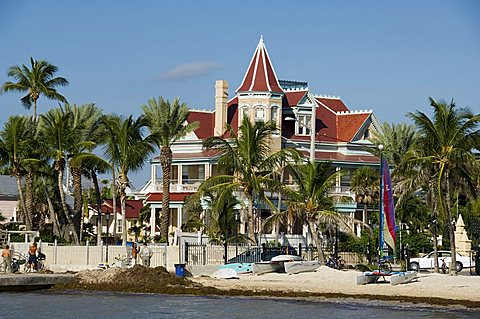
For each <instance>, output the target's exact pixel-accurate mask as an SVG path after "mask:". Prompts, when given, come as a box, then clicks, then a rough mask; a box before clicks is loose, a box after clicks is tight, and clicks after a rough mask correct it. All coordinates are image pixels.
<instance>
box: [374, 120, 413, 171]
mask: <svg viewBox="0 0 480 319" xmlns="http://www.w3.org/2000/svg"><path fill="white" fill-rule="evenodd" d="M416 139H417V133H416V130H415V126H414V125H407V124H404V123H400V124H395V123H392V124H389V123H388V122H385V123H383V124H382V126H381V128H380V130H379V132H378V134H377V135H375V136H373V138H372V140H371V141H372V142H373V143H374V144H375V145H376V146H378V145H383V146H384V151H383V154H384V155H385V156H386V157H387V161H388V163H389V164H390V165H393V166H394V167H397V166H398V165H400V163H401V162H402V159H403V157H404V155H405V154H406V153H407V152H408V151H409V150H410V149H411V148H412V147H413V145H414V144H415V142H416ZM376 149H377V148H375V150H376Z"/></svg>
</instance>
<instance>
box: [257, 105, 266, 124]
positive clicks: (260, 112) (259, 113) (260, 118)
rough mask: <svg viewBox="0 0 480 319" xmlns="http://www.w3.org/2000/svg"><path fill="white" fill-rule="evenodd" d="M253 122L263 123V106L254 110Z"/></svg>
mask: <svg viewBox="0 0 480 319" xmlns="http://www.w3.org/2000/svg"><path fill="white" fill-rule="evenodd" d="M255 121H265V109H264V108H263V106H257V107H256V108H255Z"/></svg>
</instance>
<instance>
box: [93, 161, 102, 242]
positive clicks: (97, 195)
mask: <svg viewBox="0 0 480 319" xmlns="http://www.w3.org/2000/svg"><path fill="white" fill-rule="evenodd" d="M92 180H93V186H94V189H95V202H96V203H97V209H98V210H99V211H100V210H101V209H102V199H101V194H100V186H99V185H98V178H97V173H96V172H95V170H94V169H92ZM101 242H102V223H101V219H100V218H98V220H97V246H100V244H101Z"/></svg>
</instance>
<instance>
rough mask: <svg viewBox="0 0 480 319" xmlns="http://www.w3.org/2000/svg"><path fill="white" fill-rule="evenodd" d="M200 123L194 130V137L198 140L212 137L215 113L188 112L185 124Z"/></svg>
mask: <svg viewBox="0 0 480 319" xmlns="http://www.w3.org/2000/svg"><path fill="white" fill-rule="evenodd" d="M195 121H198V122H200V125H199V127H198V128H197V129H196V130H195V135H197V137H198V138H199V139H204V138H207V137H210V136H213V128H214V126H215V112H209V111H190V114H189V115H188V118H187V122H188V123H193V122H195Z"/></svg>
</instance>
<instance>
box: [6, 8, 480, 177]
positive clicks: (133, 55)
mask: <svg viewBox="0 0 480 319" xmlns="http://www.w3.org/2000/svg"><path fill="white" fill-rule="evenodd" d="M261 35H263V38H264V42H265V45H266V47H267V50H268V52H269V55H270V58H271V60H272V63H273V66H274V68H275V72H276V74H277V76H278V78H279V79H285V80H297V81H307V82H308V84H309V88H310V90H311V91H312V92H313V93H315V94H327V95H336V96H340V97H341V98H342V100H343V101H344V102H345V103H346V105H347V106H348V107H349V108H350V109H352V110H355V109H360V110H361V109H373V111H374V113H375V115H376V117H377V118H378V120H379V121H380V122H385V121H386V122H395V123H400V122H407V123H408V119H407V118H406V117H405V115H406V114H407V113H408V112H414V111H416V110H420V111H422V112H426V113H430V111H431V108H430V107H429V103H428V97H430V96H431V97H433V98H435V99H446V100H447V101H449V100H450V99H452V98H454V99H455V102H456V104H457V105H458V106H468V107H470V108H471V109H472V110H473V111H474V112H476V113H480V100H479V98H478V97H479V91H480V1H475V0H456V1H454V0H452V1H446V0H443V1H442V0H424V1H410V0H405V1H362V0H358V1H353V0H352V1H348V0H346V1H305V0H303V1H302V0H298V1H291V0H289V1H284V0H276V1H269V0H265V1H253V0H242V1H226V0H223V1H220V0H218V1H213V0H204V1H194V0H192V1H186V0H185V1H182V0H176V1H153V0H151V1H146V0H143V1H142V0H137V1H126V0H103V1H93V0H91V1H89V0H83V1H74V0H71V1H61V0H57V1H53V0H51V1H48V0H1V1H0V38H1V45H0V82H1V83H3V82H5V81H7V80H9V79H8V77H7V69H8V67H9V66H11V65H15V64H17V65H21V64H28V63H29V58H30V57H34V58H35V59H41V60H47V61H49V62H51V63H52V64H54V65H56V66H58V67H59V71H58V73H57V75H58V76H63V77H65V78H67V80H68V81H69V82H70V85H69V86H67V87H65V88H59V89H58V90H59V92H60V93H61V94H63V95H64V96H65V97H66V98H67V99H68V101H69V102H70V103H75V104H84V103H91V102H94V103H96V105H97V106H99V107H100V108H102V109H103V111H104V113H117V114H120V115H125V116H129V115H130V114H133V115H135V116H137V115H139V114H140V112H141V106H142V105H144V104H146V103H147V101H148V99H149V98H151V97H159V96H163V97H164V98H167V99H170V100H171V99H173V98H175V97H180V99H181V101H182V102H185V103H187V105H188V106H189V107H190V108H191V109H207V110H212V109H213V107H214V93H215V92H214V91H215V80H218V79H223V80H227V81H228V82H229V86H230V88H229V94H230V96H233V94H234V91H235V89H236V88H237V87H238V86H239V85H240V82H241V81H242V79H243V76H244V73H245V71H246V69H247V66H248V63H249V62H250V59H251V57H252V55H253V52H254V50H255V48H256V46H257V44H258V41H259V38H260V36H261ZM21 96H22V95H20V94H16V93H6V94H3V95H0V110H1V112H0V124H1V127H3V123H4V122H5V121H6V120H7V119H8V117H9V116H11V115H15V114H31V111H28V110H25V109H24V108H23V107H22V105H21V103H20V98H21ZM57 105H58V104H57V102H54V101H50V100H47V99H45V98H43V97H40V99H39V100H38V112H40V113H42V112H45V111H46V110H48V109H49V108H51V107H54V106H57ZM149 173H150V170H149V167H148V165H146V166H145V168H144V169H143V170H142V171H141V172H137V173H135V174H133V175H131V176H130V178H131V179H132V181H133V183H134V185H136V186H140V185H142V184H144V183H145V182H146V181H147V180H148V178H149Z"/></svg>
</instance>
